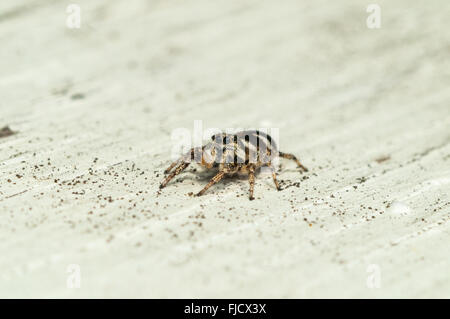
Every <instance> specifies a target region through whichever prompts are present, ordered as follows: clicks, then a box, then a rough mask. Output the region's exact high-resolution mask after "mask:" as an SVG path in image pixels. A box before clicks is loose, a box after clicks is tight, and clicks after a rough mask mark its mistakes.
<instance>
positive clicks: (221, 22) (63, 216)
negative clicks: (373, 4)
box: [0, 0, 450, 298]
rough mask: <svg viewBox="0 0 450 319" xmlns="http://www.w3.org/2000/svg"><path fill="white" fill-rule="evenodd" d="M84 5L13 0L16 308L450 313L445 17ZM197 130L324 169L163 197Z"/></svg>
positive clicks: (3, 227)
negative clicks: (367, 300)
mask: <svg viewBox="0 0 450 319" xmlns="http://www.w3.org/2000/svg"><path fill="white" fill-rule="evenodd" d="M77 3H78V4H79V5H80V6H81V8H82V23H81V28H80V29H77V30H69V29H67V28H66V27H65V20H66V3H64V2H60V1H50V0H42V1H38V0H36V1H31V0H30V1H14V2H12V1H2V2H1V3H0V41H1V44H2V45H1V50H0V92H1V99H0V127H3V126H6V125H9V126H10V127H11V128H12V129H13V130H15V131H18V134H16V135H14V136H11V137H8V138H2V139H0V256H1V257H0V297H68V298H78V297H150V298H153V297H163V298H165V297H213V298H215V297H274V298H281V297H288V298H299V297H301V298H303V297H314V298H316V297H356V298H361V297H447V298H448V297H450V273H449V271H450V263H449V261H450V260H449V259H450V257H449V249H448V247H449V239H450V223H449V220H450V202H449V196H448V194H449V189H450V165H449V164H450V155H449V154H450V144H449V141H450V129H449V127H450V115H449V113H450V112H449V110H450V106H449V101H450V90H448V87H449V86H450V59H449V54H450V53H449V36H450V33H449V31H448V25H449V24H448V17H449V16H450V4H449V2H448V1H445V0H442V1H437V0H433V1H414V4H411V2H409V1H395V2H392V1H379V2H378V3H379V4H380V6H381V10H382V19H381V29H378V30H370V29H368V28H367V27H366V19H367V15H368V13H367V12H366V8H367V5H368V3H366V2H364V1H356V0H355V1H345V4H342V3H337V2H336V3H331V2H330V1H313V2H306V1H305V2H302V1H283V5H281V4H280V2H278V1H237V0H236V1H229V0H227V1H225V0H224V1H222V0H221V1H207V0H198V1H189V2H187V1H143V0H142V1H137V0H132V1H123V2H122V1H121V2H120V3H119V1H114V3H112V2H111V1H103V0H102V1H100V0H99V1H87V0H86V1H84V0H83V1H77ZM197 119H199V120H203V123H204V126H205V127H220V128H228V127H243V128H248V127H259V126H271V127H277V128H279V129H280V143H281V149H282V150H285V151H287V152H292V153H295V154H297V155H299V156H300V158H301V159H302V161H303V162H304V163H305V165H306V166H307V167H308V168H310V172H309V173H308V174H304V175H300V174H299V173H298V171H296V169H295V166H294V165H293V164H292V163H290V162H284V161H283V162H282V165H283V166H282V172H281V173H280V174H279V179H280V180H284V181H285V183H284V185H285V186H286V185H289V184H292V183H295V182H300V185H299V187H296V186H291V187H287V188H286V189H285V190H284V191H281V192H277V191H275V189H274V186H273V185H272V181H271V178H270V176H258V178H257V184H256V187H255V195H256V197H257V200H255V201H249V200H248V199H247V194H248V182H247V181H246V180H245V179H229V180H226V181H225V182H223V183H221V184H219V185H217V186H215V187H213V188H212V189H211V190H210V191H209V192H208V193H207V195H205V196H204V197H201V198H192V197H189V196H188V195H187V193H189V192H191V191H193V192H195V191H198V190H200V189H201V188H202V187H203V185H204V184H205V183H206V182H207V179H208V178H209V177H210V176H211V175H210V174H209V173H202V172H200V171H197V172H194V171H193V167H192V168H190V169H189V170H188V171H187V172H186V173H185V174H183V175H181V176H180V178H179V179H177V181H176V182H173V183H171V184H170V185H169V186H168V187H167V188H166V189H164V190H163V191H162V193H161V194H160V195H157V189H158V184H159V182H160V180H161V179H162V174H161V173H162V170H163V169H164V168H165V167H166V166H167V165H168V164H169V162H170V153H171V148H172V144H171V139H170V134H171V131H172V130H173V129H175V128H179V127H186V128H188V129H192V126H193V123H194V120H197ZM96 158H98V160H95V159H96ZM158 174H159V176H158ZM303 176H307V177H308V179H304V180H303V179H302V178H303ZM8 180H10V182H8ZM289 181H290V182H289ZM237 195H239V196H237ZM394 201H395V202H396V203H402V204H401V205H404V206H403V208H405V207H408V209H409V213H408V214H403V213H401V214H397V213H395V212H394V213H388V212H392V206H389V205H390V204H391V203H393V202H394ZM394 208H395V206H394ZM397 208H398V207H397ZM390 209H391V210H390ZM68 271H69V272H68ZM78 275H79V276H78ZM68 286H69V287H73V288H68ZM78 286H79V287H80V288H76V287H78Z"/></svg>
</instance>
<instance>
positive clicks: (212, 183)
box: [195, 172, 225, 196]
mask: <svg viewBox="0 0 450 319" xmlns="http://www.w3.org/2000/svg"><path fill="white" fill-rule="evenodd" d="M224 176H225V172H219V173H217V174H216V175H215V176H214V177H213V178H211V180H210V181H209V183H208V184H207V185H206V186H205V187H204V188H203V189H202V190H201V191H200V192H198V193H197V194H196V195H195V196H202V195H203V194H204V193H205V192H206V190H207V189H208V188H210V187H211V186H213V185H214V184H215V183H217V182H218V181H220V180H221V179H222V178H224Z"/></svg>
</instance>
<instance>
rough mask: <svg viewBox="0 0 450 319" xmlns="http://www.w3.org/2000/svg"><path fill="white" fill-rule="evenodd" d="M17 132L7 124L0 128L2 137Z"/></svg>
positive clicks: (0, 136)
mask: <svg viewBox="0 0 450 319" xmlns="http://www.w3.org/2000/svg"><path fill="white" fill-rule="evenodd" d="M16 133H17V132H14V131H13V130H11V129H10V128H9V126H5V127H4V128H2V129H0V138H4V137H8V136H11V135H14V134H16Z"/></svg>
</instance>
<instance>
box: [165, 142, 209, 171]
mask: <svg viewBox="0 0 450 319" xmlns="http://www.w3.org/2000/svg"><path fill="white" fill-rule="evenodd" d="M202 149H203V148H202V147H193V148H191V149H190V151H189V152H187V153H186V154H184V155H183V156H181V157H180V158H179V159H177V160H176V161H175V162H173V163H172V164H170V166H169V167H168V168H166V170H165V171H164V174H168V173H170V171H171V170H172V169H173V168H174V167H175V166H177V165H178V164H180V163H181V162H190V161H191V160H193V159H196V158H195V152H196V151H197V152H198V151H200V150H202ZM199 155H200V159H201V153H200V154H199Z"/></svg>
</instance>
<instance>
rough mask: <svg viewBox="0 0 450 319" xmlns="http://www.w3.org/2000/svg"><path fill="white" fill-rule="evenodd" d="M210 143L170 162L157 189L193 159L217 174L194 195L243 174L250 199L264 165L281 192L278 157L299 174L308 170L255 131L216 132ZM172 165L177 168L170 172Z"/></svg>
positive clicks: (267, 136) (269, 138) (263, 134)
mask: <svg viewBox="0 0 450 319" xmlns="http://www.w3.org/2000/svg"><path fill="white" fill-rule="evenodd" d="M211 140H212V141H211V142H209V143H208V144H206V145H204V146H201V147H194V148H192V149H191V150H190V151H189V152H187V153H186V154H185V155H183V156H182V157H180V158H179V159H178V160H177V161H175V162H173V163H172V164H171V165H170V166H169V167H168V168H167V169H166V170H165V171H164V173H165V174H169V173H170V174H169V175H168V176H167V177H166V178H165V179H164V181H163V182H162V183H161V185H160V186H159V188H160V189H161V188H164V187H166V185H167V183H169V182H170V180H172V179H173V178H174V177H175V176H176V175H178V174H180V173H181V172H182V171H183V170H184V169H186V168H187V167H188V166H189V164H190V163H191V161H192V160H195V161H196V162H197V163H199V164H200V165H202V166H203V167H205V168H207V169H217V170H218V173H217V174H216V175H215V176H214V177H213V178H212V179H211V180H210V182H209V183H208V184H207V185H206V186H205V187H204V188H203V189H202V190H201V191H200V192H198V193H197V194H196V196H201V195H203V194H204V193H205V192H206V190H207V189H208V188H210V187H211V186H212V185H214V184H216V183H217V182H219V181H220V180H221V179H222V178H224V177H225V176H232V175H234V174H236V173H245V174H248V179H249V182H250V196H249V198H250V200H253V199H254V197H253V189H254V186H255V172H256V170H257V169H258V168H260V167H262V166H267V167H269V168H270V169H271V171H272V177H273V182H274V183H275V186H276V188H277V190H280V186H279V184H278V181H277V177H276V174H275V169H274V167H273V166H272V160H273V159H274V158H275V157H276V156H277V155H278V156H279V157H282V158H286V159H290V160H293V161H295V162H296V163H297V166H298V167H299V168H300V169H301V170H302V171H304V172H307V171H308V169H307V168H306V167H305V166H303V165H302V164H301V163H300V161H299V160H298V159H297V158H296V157H295V156H294V155H292V154H288V153H283V152H280V151H278V149H277V146H276V144H275V142H274V141H273V140H272V137H270V135H268V134H266V133H263V132H261V131H258V130H251V131H241V132H237V133H235V134H226V133H219V134H216V135H213V136H212V137H211ZM175 166H176V168H175V169H174V170H172V169H173V168H174V167H175Z"/></svg>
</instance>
